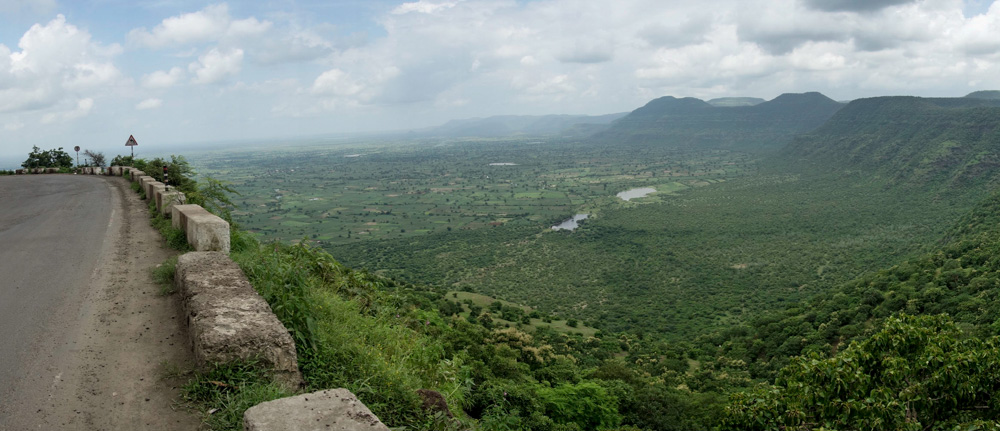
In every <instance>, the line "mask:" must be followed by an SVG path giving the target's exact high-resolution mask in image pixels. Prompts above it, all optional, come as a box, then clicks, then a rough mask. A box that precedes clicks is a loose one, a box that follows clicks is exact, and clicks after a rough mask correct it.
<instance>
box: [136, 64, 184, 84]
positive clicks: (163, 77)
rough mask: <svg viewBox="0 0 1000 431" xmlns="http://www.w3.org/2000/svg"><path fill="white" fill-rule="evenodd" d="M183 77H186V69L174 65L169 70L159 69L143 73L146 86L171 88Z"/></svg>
mask: <svg viewBox="0 0 1000 431" xmlns="http://www.w3.org/2000/svg"><path fill="white" fill-rule="evenodd" d="M181 79H184V71H183V70H181V68H179V67H173V68H170V70H168V71H163V70H157V71H155V72H153V73H150V74H147V75H143V76H142V86H143V87H146V88H170V87H173V86H174V85H177V84H178V83H180V82H181Z"/></svg>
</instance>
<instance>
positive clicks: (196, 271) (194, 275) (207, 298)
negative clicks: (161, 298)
mask: <svg viewBox="0 0 1000 431" xmlns="http://www.w3.org/2000/svg"><path fill="white" fill-rule="evenodd" d="M174 208H176V207H174ZM174 281H175V283H176V285H177V290H178V291H179V292H180V294H181V298H182V302H183V304H184V312H185V314H186V316H187V322H188V334H189V338H190V339H191V348H192V351H193V352H194V357H195V360H196V361H197V363H198V365H199V366H201V367H205V366H209V365H212V364H219V363H225V362H231V361H236V360H248V359H254V358H256V359H259V360H261V361H263V362H264V364H265V365H267V366H268V367H270V368H271V369H272V370H273V371H274V373H275V377H276V378H277V379H278V380H279V381H280V382H282V383H283V384H285V385H286V386H287V387H288V388H289V389H292V390H295V389H297V388H298V387H299V386H300V384H301V383H302V374H301V373H299V363H298V357H297V356H296V354H295V342H294V341H293V340H292V336H291V335H290V334H289V333H288V330H287V329H286V328H285V326H284V325H282V324H281V322H280V321H279V320H278V318H277V317H276V316H275V315H274V313H273V312H272V311H271V307H270V306H268V305H267V302H265V301H264V298H261V297H260V295H258V294H257V292H256V291H255V290H254V289H253V286H251V285H250V281H249V280H247V278H246V275H244V274H243V270H242V269H240V267H239V265H237V264H236V263H235V262H233V261H232V260H231V259H229V256H228V255H226V253H221V252H197V251H194V252H190V253H186V254H184V255H182V256H180V257H179V258H178V259H177V267H176V270H175V274H174Z"/></svg>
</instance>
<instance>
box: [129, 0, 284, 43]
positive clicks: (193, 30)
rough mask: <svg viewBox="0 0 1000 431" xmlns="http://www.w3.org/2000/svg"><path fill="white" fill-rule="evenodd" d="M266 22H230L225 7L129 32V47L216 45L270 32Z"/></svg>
mask: <svg viewBox="0 0 1000 431" xmlns="http://www.w3.org/2000/svg"><path fill="white" fill-rule="evenodd" d="M272 25H273V24H272V23H271V22H269V21H259V20H257V18H253V17H250V18H246V19H242V20H233V19H232V17H231V16H230V15H229V6H228V5H226V4H225V3H222V4H216V5H211V6H207V7H205V8H204V9H202V10H200V11H197V12H191V13H185V14H181V15H177V16H173V17H170V18H167V19H164V20H163V21H162V22H160V24H159V25H157V26H156V27H154V28H153V29H152V30H147V29H146V28H145V27H143V28H137V29H133V30H131V31H129V33H128V37H127V38H128V41H129V42H130V43H131V44H134V45H139V46H147V47H150V48H163V47H166V46H175V45H185V44H192V43H203V42H215V41H219V40H221V39H224V38H234V39H239V38H243V37H247V36H256V35H259V34H261V33H264V32H267V31H268V30H270V29H271V27H272Z"/></svg>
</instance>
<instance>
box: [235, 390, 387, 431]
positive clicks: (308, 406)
mask: <svg viewBox="0 0 1000 431" xmlns="http://www.w3.org/2000/svg"><path fill="white" fill-rule="evenodd" d="M243 429H244V430H245V431H279V430H281V431H307V430H308V431H314V430H315V431H320V430H324V431H325V430H347V431H389V427H387V426H385V424H383V423H382V421H380V420H379V419H378V417H376V416H375V415H374V414H372V412H371V410H368V407H366V406H365V405H364V404H362V403H361V401H359V400H358V397H356V396H354V394H352V393H351V391H348V390H347V389H328V390H325V391H319V392H313V393H310V394H303V395H298V396H294V397H288V398H282V399H278V400H274V401H267V402H263V403H260V404H257V405H256V406H253V407H251V408H249V409H247V411H245V412H244V413H243Z"/></svg>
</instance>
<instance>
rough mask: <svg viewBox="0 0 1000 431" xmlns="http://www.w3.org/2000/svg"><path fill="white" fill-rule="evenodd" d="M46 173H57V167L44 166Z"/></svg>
mask: <svg viewBox="0 0 1000 431" xmlns="http://www.w3.org/2000/svg"><path fill="white" fill-rule="evenodd" d="M45 173H46V174H58V173H59V168H45Z"/></svg>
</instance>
